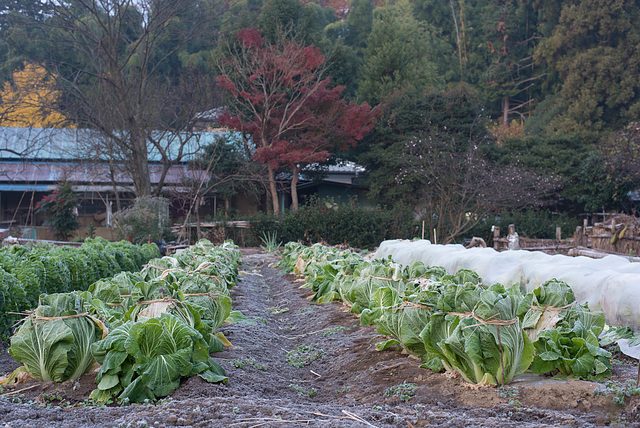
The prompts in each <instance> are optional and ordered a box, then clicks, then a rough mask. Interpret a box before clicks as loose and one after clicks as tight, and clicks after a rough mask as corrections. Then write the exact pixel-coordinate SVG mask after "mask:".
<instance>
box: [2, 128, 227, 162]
mask: <svg viewBox="0 0 640 428" xmlns="http://www.w3.org/2000/svg"><path fill="white" fill-rule="evenodd" d="M224 135H225V133H223V132H195V133H191V134H186V133H185V134H181V135H180V136H179V137H182V138H187V137H188V138H189V140H188V142H187V144H186V147H185V148H186V150H185V152H187V153H189V155H188V156H186V157H185V158H184V161H185V162H188V161H191V160H193V159H194V158H195V156H196V154H197V153H198V151H199V150H200V148H201V147H204V146H207V145H209V144H212V143H214V142H215V141H216V140H217V139H219V138H221V137H223V136H224ZM155 136H156V137H157V138H159V139H160V140H161V141H163V145H164V146H168V152H169V156H170V157H172V158H175V157H176V155H177V152H178V150H179V148H180V143H179V141H178V140H179V138H176V137H175V136H174V141H172V140H171V139H170V138H171V136H169V134H166V135H163V134H162V133H161V132H156V133H155ZM99 138H102V137H101V134H100V133H99V132H97V131H94V130H90V129H58V128H16V127H0V159H15V160H25V159H31V160H33V159H39V160H45V159H46V160H77V159H82V158H86V157H88V156H86V155H85V154H86V153H88V149H87V148H88V147H89V146H90V143H91V142H92V141H95V140H97V139H99ZM160 160H161V157H160V153H158V151H157V150H155V149H151V150H150V151H149V162H160Z"/></svg>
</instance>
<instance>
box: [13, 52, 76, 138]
mask: <svg viewBox="0 0 640 428" xmlns="http://www.w3.org/2000/svg"><path fill="white" fill-rule="evenodd" d="M59 96H60V94H59V91H57V90H56V88H55V76H52V75H50V74H48V73H47V71H46V70H45V69H44V67H42V66H40V65H38V64H28V63H25V64H24V68H23V69H22V70H16V71H14V72H13V83H11V82H5V83H4V85H3V87H2V88H1V89H0V126H15V127H36V128H73V127H74V126H73V125H72V124H70V121H69V120H68V118H67V117H65V116H64V115H63V114H61V113H59V112H57V111H55V110H54V109H53V106H54V105H55V103H56V101H57V99H58V97H59Z"/></svg>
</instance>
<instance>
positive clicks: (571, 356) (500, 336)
mask: <svg viewBox="0 0 640 428" xmlns="http://www.w3.org/2000/svg"><path fill="white" fill-rule="evenodd" d="M281 267H283V268H284V269H285V270H287V271H289V272H294V273H297V274H300V275H304V276H305V277H306V286H307V287H309V288H311V289H312V290H313V291H315V294H314V296H313V300H315V301H317V302H318V303H323V302H328V301H331V300H342V301H343V302H344V303H346V304H347V305H348V306H350V307H351V312H353V313H355V314H359V315H360V322H361V324H363V325H367V324H375V325H376V326H377V329H378V332H379V333H380V334H385V335H389V336H392V337H393V339H391V340H388V341H386V342H383V343H379V344H378V345H377V346H376V347H377V349H378V350H384V349H386V348H388V347H390V346H393V345H399V346H402V347H403V348H404V349H406V350H407V351H408V352H409V353H411V354H414V355H416V356H418V357H420V358H422V360H423V361H424V363H425V364H424V365H425V367H429V368H431V369H432V370H434V371H440V370H443V369H444V370H449V371H457V372H459V373H460V375H462V377H463V378H464V379H465V380H466V381H468V382H470V383H474V384H490V385H498V384H502V385H504V384H508V383H509V382H511V381H512V380H513V378H514V377H515V376H517V375H518V374H520V373H522V372H524V371H526V370H531V371H533V372H535V373H559V374H562V375H565V376H571V377H574V378H581V379H603V378H605V377H608V376H610V375H611V354H610V353H609V352H607V351H605V350H604V349H602V348H601V347H600V345H599V343H598V336H599V335H600V334H601V333H602V331H603V329H604V328H605V317H604V314H603V313H602V312H600V311H590V310H589V309H588V307H587V306H586V305H579V304H577V302H576V301H575V297H574V295H573V292H572V291H571V288H570V287H569V286H568V285H567V284H565V283H563V282H560V281H557V280H551V281H548V282H546V283H545V284H542V285H541V286H540V287H538V288H537V289H535V290H533V291H531V292H528V293H524V292H522V291H521V290H520V287H519V284H514V285H511V286H504V285H502V284H492V285H487V284H484V283H483V282H482V279H481V278H480V277H479V276H478V275H477V274H476V273H475V272H471V271H468V270H460V271H459V272H457V273H456V274H455V275H451V274H447V273H446V271H445V270H444V269H443V268H441V267H432V266H425V265H424V264H423V263H421V262H411V263H410V264H409V265H407V266H401V265H399V264H397V263H394V262H393V260H391V258H388V259H382V260H380V259H378V260H371V261H367V260H365V259H363V258H362V257H361V256H359V255H357V254H354V253H351V252H349V251H341V250H338V249H335V248H332V247H326V246H322V245H318V244H316V245H313V246H311V247H305V246H302V245H301V244H297V243H288V244H286V246H285V250H284V254H283V257H282V262H281Z"/></svg>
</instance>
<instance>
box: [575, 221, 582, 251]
mask: <svg viewBox="0 0 640 428" xmlns="http://www.w3.org/2000/svg"><path fill="white" fill-rule="evenodd" d="M583 239H584V234H583V233H582V226H576V234H575V239H574V244H575V245H576V246H577V247H582V246H583V245H582V242H583Z"/></svg>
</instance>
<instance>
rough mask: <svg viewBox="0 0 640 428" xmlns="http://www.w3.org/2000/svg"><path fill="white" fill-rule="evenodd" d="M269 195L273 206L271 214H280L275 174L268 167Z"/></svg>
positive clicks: (270, 167)
mask: <svg viewBox="0 0 640 428" xmlns="http://www.w3.org/2000/svg"><path fill="white" fill-rule="evenodd" d="M268 170H269V193H270V194H271V204H272V206H273V214H274V215H279V214H280V203H279V201H278V188H277V187H276V172H275V171H274V170H273V167H272V166H271V165H269V167H268Z"/></svg>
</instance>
